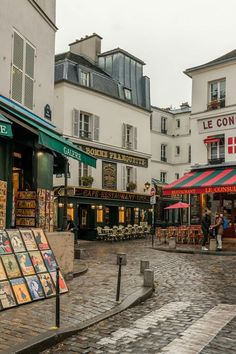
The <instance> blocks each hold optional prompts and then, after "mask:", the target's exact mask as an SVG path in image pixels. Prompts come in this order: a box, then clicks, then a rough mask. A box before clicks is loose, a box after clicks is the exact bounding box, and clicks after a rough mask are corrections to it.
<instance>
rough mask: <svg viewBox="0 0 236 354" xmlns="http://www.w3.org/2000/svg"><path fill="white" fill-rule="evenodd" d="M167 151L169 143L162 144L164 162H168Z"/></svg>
mask: <svg viewBox="0 0 236 354" xmlns="http://www.w3.org/2000/svg"><path fill="white" fill-rule="evenodd" d="M166 151H167V145H166V144H161V161H163V162H167V157H166Z"/></svg>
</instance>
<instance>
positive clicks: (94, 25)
mask: <svg viewBox="0 0 236 354" xmlns="http://www.w3.org/2000/svg"><path fill="white" fill-rule="evenodd" d="M235 14H236V1H235V0H225V1H223V2H222V1H219V0H218V1H217V0H146V1H143V0H142V1H141V0H129V1H128V0H116V1H115V0H99V1H95V0H91V1H83V0H57V26H58V28H59V30H58V32H57V34H56V53H59V52H64V51H67V50H68V44H69V43H71V42H73V41H74V40H75V39H79V38H81V37H84V36H85V35H91V34H92V33H94V32H95V33H97V34H99V35H100V36H101V37H103V40H102V51H107V50H111V49H114V48H117V47H120V48H122V49H124V50H126V51H128V52H129V53H131V54H133V55H135V56H136V57H138V58H140V59H141V60H143V61H144V62H145V63H146V66H145V67H144V74H145V75H147V76H149V77H150V80H151V103H152V105H155V106H158V107H163V108H164V107H168V106H170V105H172V106H173V107H178V106H179V105H180V104H181V103H182V102H185V101H188V102H190V103H191V79H190V78H189V77H187V76H186V75H185V74H183V71H184V70H185V69H186V68H189V67H192V66H196V65H200V64H204V63H206V62H208V61H210V60H213V59H215V58H217V57H219V56H221V55H224V54H226V53H227V52H229V51H231V50H233V49H236V30H235V29H236V21H235Z"/></svg>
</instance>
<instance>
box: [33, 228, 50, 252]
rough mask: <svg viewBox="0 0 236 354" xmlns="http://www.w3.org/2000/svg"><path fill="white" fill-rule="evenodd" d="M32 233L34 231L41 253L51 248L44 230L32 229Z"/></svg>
mask: <svg viewBox="0 0 236 354" xmlns="http://www.w3.org/2000/svg"><path fill="white" fill-rule="evenodd" d="M32 231H33V234H34V237H35V241H36V243H37V245H38V248H39V249H40V251H43V250H48V249H49V248H50V247H49V244H48V241H47V238H46V236H45V233H44V232H43V230H42V229H32Z"/></svg>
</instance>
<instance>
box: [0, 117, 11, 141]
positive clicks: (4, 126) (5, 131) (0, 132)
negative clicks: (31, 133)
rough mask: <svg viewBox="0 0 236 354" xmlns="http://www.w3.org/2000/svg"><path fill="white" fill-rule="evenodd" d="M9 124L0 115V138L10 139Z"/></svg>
mask: <svg viewBox="0 0 236 354" xmlns="http://www.w3.org/2000/svg"><path fill="white" fill-rule="evenodd" d="M11 124H12V123H11V122H10V121H9V120H8V119H7V118H6V117H4V116H3V115H2V114H0V136H5V137H7V138H12V136H13V135H12V130H11Z"/></svg>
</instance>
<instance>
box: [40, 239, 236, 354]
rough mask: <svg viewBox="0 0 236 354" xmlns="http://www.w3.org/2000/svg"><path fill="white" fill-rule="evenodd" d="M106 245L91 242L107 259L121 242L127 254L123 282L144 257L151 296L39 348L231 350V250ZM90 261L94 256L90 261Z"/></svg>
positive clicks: (124, 352)
mask: <svg viewBox="0 0 236 354" xmlns="http://www.w3.org/2000/svg"><path fill="white" fill-rule="evenodd" d="M94 245H95V244H94ZM93 247H94V246H93ZM110 247H111V249H110V250H109V244H102V243H100V244H98V243H97V244H96V249H97V251H95V249H94V252H98V254H99V253H104V255H105V254H106V257H107V260H108V259H110V257H113V256H114V254H115V253H116V250H117V249H118V248H119V247H121V248H123V250H122V251H123V252H125V253H127V258H128V264H127V266H125V267H124V269H125V270H126V272H127V274H126V275H127V278H126V279H125V280H124V282H123V287H124V286H125V285H126V284H125V282H126V281H127V284H133V285H134V283H136V282H137V281H138V279H139V275H138V267H139V261H140V259H143V260H149V261H150V266H151V268H153V269H154V272H155V280H156V291H155V293H154V295H153V297H152V298H150V299H148V300H146V301H145V302H144V303H142V304H140V305H137V306H135V307H133V308H131V309H128V310H126V311H124V312H122V313H120V314H118V315H116V316H114V317H112V318H109V319H107V320H105V321H102V322H100V323H98V324H97V325H94V326H92V327H90V328H89V329H87V330H84V331H82V332H80V333H79V334H77V335H75V336H73V337H71V338H69V339H67V340H65V341H64V342H62V343H60V344H58V345H57V346H55V347H53V348H51V349H50V350H47V351H45V352H44V353H67V354H70V353H83V354H86V353H87V354H88V353H90V354H102V353H108V354H116V353H117V354H118V353H121V354H128V353H135V354H139V353H148V354H149V353H150V354H152V353H153V354H154V353H166V354H196V353H201V354H213V353H214V354H220V353H227V354H233V353H234V354H235V353H236V317H235V316H236V273H235V267H236V257H235V256H227V257H226V256H214V255H201V254H180V253H167V252H161V251H157V250H153V249H151V248H150V244H149V243H148V242H142V241H129V242H124V243H123V244H122V245H121V244H119V243H117V244H115V243H114V244H110ZM108 250H109V253H110V252H111V254H110V255H109V254H108V253H107V252H108ZM119 251H121V250H119ZM91 252H92V249H91V251H90V257H91ZM112 254H113V256H112ZM94 255H95V254H94ZM106 257H105V258H106ZM95 258H96V256H95ZM93 262H94V265H96V262H98V259H96V261H95V259H94V260H91V263H90V264H91V266H92V264H93ZM101 262H102V260H101ZM128 279H129V280H128Z"/></svg>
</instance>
